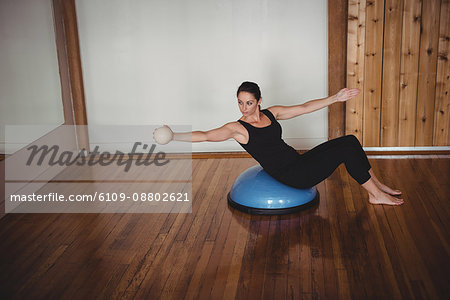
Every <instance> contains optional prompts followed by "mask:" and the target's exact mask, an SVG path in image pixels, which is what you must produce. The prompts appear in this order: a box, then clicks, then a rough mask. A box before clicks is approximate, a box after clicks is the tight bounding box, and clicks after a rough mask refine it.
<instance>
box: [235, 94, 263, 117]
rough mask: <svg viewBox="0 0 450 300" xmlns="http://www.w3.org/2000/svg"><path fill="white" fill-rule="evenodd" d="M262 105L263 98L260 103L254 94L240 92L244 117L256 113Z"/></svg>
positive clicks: (239, 99)
mask: <svg viewBox="0 0 450 300" xmlns="http://www.w3.org/2000/svg"><path fill="white" fill-rule="evenodd" d="M260 103H261V98H260V99H259V101H256V99H255V97H254V96H253V94H252V93H249V92H240V93H239V94H238V105H239V109H240V110H241V113H242V114H243V115H244V116H248V115H252V114H253V113H254V112H255V111H256V109H257V108H258V105H259V104H260Z"/></svg>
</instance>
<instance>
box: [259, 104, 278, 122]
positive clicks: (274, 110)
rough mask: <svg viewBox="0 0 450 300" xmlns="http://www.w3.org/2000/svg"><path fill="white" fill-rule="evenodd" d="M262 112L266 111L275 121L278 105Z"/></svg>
mask: <svg viewBox="0 0 450 300" xmlns="http://www.w3.org/2000/svg"><path fill="white" fill-rule="evenodd" d="M262 111H268V112H269V113H270V114H271V115H272V116H273V117H274V118H275V119H276V118H277V115H278V105H273V106H269V107H267V108H265V109H263V110H262Z"/></svg>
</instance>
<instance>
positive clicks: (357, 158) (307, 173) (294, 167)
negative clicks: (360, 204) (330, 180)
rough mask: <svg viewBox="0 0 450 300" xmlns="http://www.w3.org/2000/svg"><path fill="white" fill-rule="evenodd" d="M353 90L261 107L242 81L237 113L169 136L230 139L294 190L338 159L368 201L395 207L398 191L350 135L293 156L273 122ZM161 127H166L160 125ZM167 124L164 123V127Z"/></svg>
mask: <svg viewBox="0 0 450 300" xmlns="http://www.w3.org/2000/svg"><path fill="white" fill-rule="evenodd" d="M358 94H359V90H358V89H346V88H345V89H342V90H340V91H339V92H338V93H337V94H335V95H333V96H330V97H327V98H323V99H317V100H311V101H308V102H305V103H303V104H299V105H292V106H283V105H274V106H270V107H268V108H266V109H263V110H261V106H260V104H261V100H262V98H261V91H260V89H259V87H258V85H257V84H256V83H253V82H248V81H246V82H243V83H242V84H241V85H240V86H239V88H238V90H237V100H238V105H239V109H240V111H241V113H242V117H241V118H240V119H239V120H237V121H235V122H229V123H227V124H225V125H223V126H222V127H219V128H216V129H212V130H209V131H192V132H184V133H173V132H172V131H171V130H170V128H169V130H170V136H171V137H170V138H169V139H170V140H176V141H185V142H204V141H208V142H221V141H225V140H228V139H231V138H233V139H234V140H236V141H237V142H238V143H239V144H240V145H241V146H242V147H243V148H244V149H245V150H246V151H247V152H248V153H249V154H250V155H251V156H252V157H253V158H254V159H255V160H256V161H258V162H259V163H260V165H261V166H262V167H263V168H264V170H265V171H266V172H267V173H268V174H270V175H271V176H272V177H274V178H275V179H276V180H278V181H280V182H282V183H284V184H286V185H289V186H292V187H296V188H309V187H312V186H314V185H316V184H318V183H320V182H321V181H323V180H324V179H326V178H327V177H328V176H330V175H331V174H332V173H333V172H334V170H336V168H337V167H338V166H339V165H340V164H342V163H344V165H345V167H346V169H347V171H348V172H349V174H350V176H352V178H353V179H355V180H356V181H357V182H358V183H359V184H360V185H361V186H362V187H363V188H364V189H366V190H367V192H368V193H369V202H370V203H372V204H388V205H401V204H403V200H402V199H399V198H396V197H394V196H399V195H401V192H400V191H399V190H394V189H391V188H389V187H388V186H386V185H384V184H383V183H381V182H380V181H379V180H378V179H377V177H376V176H375V174H374V173H373V170H372V168H371V166H370V163H369V160H368V159H367V156H366V154H365V152H364V150H363V148H362V146H361V144H360V143H359V141H358V139H357V138H356V137H355V136H354V135H347V136H343V137H340V138H336V139H333V140H329V141H326V142H324V143H322V144H320V145H318V146H316V147H314V148H313V149H311V150H309V151H307V152H305V153H304V154H299V153H298V152H297V151H296V150H295V149H294V148H292V147H291V146H289V145H288V144H286V143H285V142H284V141H283V139H282V138H281V131H282V130H281V126H280V123H278V121H277V120H287V119H291V118H294V117H297V116H300V115H303V114H307V113H310V112H313V111H316V110H319V109H321V108H324V107H327V106H329V105H331V104H333V103H335V102H344V101H347V100H349V99H351V98H353V97H355V96H356V95H358ZM165 127H167V126H166V125H165ZM167 128H168V127H167Z"/></svg>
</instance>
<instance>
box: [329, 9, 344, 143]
mask: <svg viewBox="0 0 450 300" xmlns="http://www.w3.org/2000/svg"><path fill="white" fill-rule="evenodd" d="M347 1H348V0H328V11H329V12H332V13H329V14H328V95H329V96H331V95H333V94H335V93H337V92H338V91H339V90H340V89H341V88H343V87H345V86H346V82H345V79H346V78H345V72H346V70H345V64H346V59H347V58H346V57H347V51H346V49H345V47H346V45H347V35H346V31H347ZM344 132H345V103H343V102H340V103H335V104H333V105H331V106H329V107H328V139H333V138H337V137H340V136H342V135H344Z"/></svg>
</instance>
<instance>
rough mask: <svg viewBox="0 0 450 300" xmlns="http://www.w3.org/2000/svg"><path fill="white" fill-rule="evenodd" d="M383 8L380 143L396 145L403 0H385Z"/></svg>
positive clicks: (387, 145) (388, 145) (383, 145)
mask: <svg viewBox="0 0 450 300" xmlns="http://www.w3.org/2000/svg"><path fill="white" fill-rule="evenodd" d="M385 5H386V7H385V10H384V47H383V48H384V49H383V62H382V63H383V79H382V80H383V83H382V95H381V132H380V133H381V144H380V146H382V147H393V146H398V131H397V128H398V103H399V102H398V100H399V98H398V92H399V88H398V87H399V76H398V75H399V73H400V49H401V38H402V37H401V35H400V34H399V32H402V10H403V1H402V0H386V4H385Z"/></svg>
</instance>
